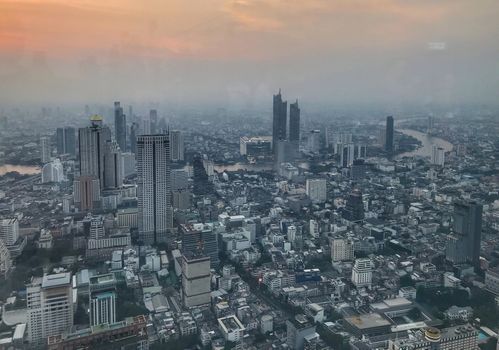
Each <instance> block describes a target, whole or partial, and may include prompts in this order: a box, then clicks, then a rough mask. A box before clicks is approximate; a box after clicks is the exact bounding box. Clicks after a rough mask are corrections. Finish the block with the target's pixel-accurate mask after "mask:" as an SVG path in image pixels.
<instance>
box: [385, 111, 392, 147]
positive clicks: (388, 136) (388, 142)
mask: <svg viewBox="0 0 499 350" xmlns="http://www.w3.org/2000/svg"><path fill="white" fill-rule="evenodd" d="M385 151H386V152H388V153H393V117H392V116H388V117H386V139H385Z"/></svg>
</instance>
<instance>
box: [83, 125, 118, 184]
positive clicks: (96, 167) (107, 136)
mask: <svg viewBox="0 0 499 350" xmlns="http://www.w3.org/2000/svg"><path fill="white" fill-rule="evenodd" d="M90 122H91V125H90V126H87V127H85V128H80V129H78V144H79V150H80V157H79V158H80V176H91V177H95V178H97V179H99V181H100V187H101V188H104V154H105V148H106V143H107V141H111V130H109V128H108V127H107V126H105V125H103V124H102V117H101V116H99V115H94V116H92V117H91V118H90Z"/></svg>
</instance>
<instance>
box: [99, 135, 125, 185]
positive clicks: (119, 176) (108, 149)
mask: <svg viewBox="0 0 499 350" xmlns="http://www.w3.org/2000/svg"><path fill="white" fill-rule="evenodd" d="M123 177H124V175H123V158H122V156H121V149H120V147H119V146H118V143H116V141H107V142H106V145H105V148H104V189H116V188H120V187H122V185H123Z"/></svg>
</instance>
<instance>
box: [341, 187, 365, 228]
mask: <svg viewBox="0 0 499 350" xmlns="http://www.w3.org/2000/svg"><path fill="white" fill-rule="evenodd" d="M343 217H344V218H345V219H347V220H349V221H360V220H364V202H363V200H362V192H360V190H358V189H354V190H353V191H352V192H351V193H350V194H349V196H348V198H347V202H346V206H345V211H344V212H343Z"/></svg>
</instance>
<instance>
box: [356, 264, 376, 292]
mask: <svg viewBox="0 0 499 350" xmlns="http://www.w3.org/2000/svg"><path fill="white" fill-rule="evenodd" d="M372 280H373V263H372V261H371V259H367V258H362V259H357V260H355V264H354V266H353V269H352V283H353V284H354V285H355V286H356V287H371V284H372Z"/></svg>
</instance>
